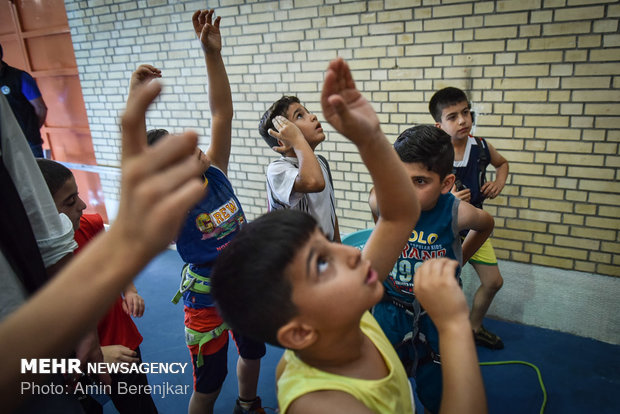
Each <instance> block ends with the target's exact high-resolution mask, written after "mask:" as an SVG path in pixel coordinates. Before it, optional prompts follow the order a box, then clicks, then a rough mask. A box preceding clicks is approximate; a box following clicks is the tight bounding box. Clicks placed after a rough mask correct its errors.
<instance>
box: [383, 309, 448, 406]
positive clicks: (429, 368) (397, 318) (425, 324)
mask: <svg viewBox="0 0 620 414" xmlns="http://www.w3.org/2000/svg"><path fill="white" fill-rule="evenodd" d="M372 314H373V316H374V317H375V319H376V320H377V322H378V323H379V325H380V326H381V328H382V329H383V332H385V336H387V338H388V340H389V341H390V342H391V343H392V345H393V346H394V347H395V349H396V353H397V354H398V357H399V358H400V360H401V362H402V363H403V365H404V366H405V370H406V371H407V373H409V372H410V368H411V367H412V365H413V363H414V361H415V358H416V353H417V358H418V361H419V362H418V365H417V367H416V371H415V383H416V393H417V394H418V398H419V399H420V401H421V402H422V404H423V405H424V407H425V408H426V409H427V410H428V411H430V412H431V413H438V412H439V406H440V404H441V391H442V377H441V365H440V364H438V363H436V362H434V361H433V359H432V357H431V350H430V349H429V346H430V348H432V350H433V351H434V352H435V353H436V354H439V334H438V332H437V328H436V327H435V324H434V323H433V322H432V321H431V318H430V317H429V316H428V315H427V314H425V315H422V316H421V317H420V320H419V322H418V326H419V328H420V333H422V334H424V336H425V337H426V339H427V341H428V344H426V345H425V344H421V343H418V344H416V345H415V346H413V345H412V344H411V342H407V343H405V344H403V345H401V346H399V344H400V343H401V341H402V340H403V338H404V336H405V335H407V334H408V333H409V332H411V331H412V330H413V317H412V316H411V315H410V314H408V313H407V312H406V311H405V310H404V309H401V308H399V307H397V306H395V305H393V304H392V303H390V302H387V301H381V302H379V303H377V304H376V305H375V306H374V308H373V311H372Z"/></svg>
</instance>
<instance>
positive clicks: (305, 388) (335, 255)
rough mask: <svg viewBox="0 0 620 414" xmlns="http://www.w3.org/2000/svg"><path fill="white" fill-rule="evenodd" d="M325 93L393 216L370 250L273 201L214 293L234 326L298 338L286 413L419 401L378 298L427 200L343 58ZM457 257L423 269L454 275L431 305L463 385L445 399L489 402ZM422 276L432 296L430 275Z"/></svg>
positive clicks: (231, 250)
mask: <svg viewBox="0 0 620 414" xmlns="http://www.w3.org/2000/svg"><path fill="white" fill-rule="evenodd" d="M321 105H322V108H323V114H324V116H325V119H327V121H328V122H329V123H330V124H331V125H332V126H334V128H335V129H336V130H337V131H338V132H340V133H342V134H343V135H345V136H346V137H347V138H348V139H350V140H351V141H352V142H353V143H354V144H355V145H356V146H357V147H358V149H359V152H360V155H361V157H362V160H363V161H364V163H365V164H366V166H367V168H368V171H369V172H370V175H371V177H372V179H373V182H374V183H375V189H376V197H377V204H378V206H379V207H380V208H381V210H382V216H381V217H380V218H379V219H378V220H377V225H376V227H375V229H374V231H373V233H372V234H371V235H370V237H369V239H368V242H367V243H366V245H365V247H364V250H363V251H361V252H360V251H359V250H358V249H356V248H354V247H351V246H346V245H342V244H340V243H335V242H330V241H329V240H328V239H327V237H326V236H325V234H324V233H323V232H322V231H321V230H320V228H319V227H318V225H317V222H316V220H315V219H314V218H313V217H312V216H310V215H308V214H305V213H302V212H299V211H296V210H288V209H287V210H279V211H274V212H270V213H267V214H265V215H263V216H261V217H260V218H258V219H257V220H255V221H253V222H252V223H250V224H248V225H247V226H246V227H245V228H244V229H242V230H241V231H240V232H239V234H238V235H237V237H236V238H235V239H234V240H233V241H232V242H231V243H230V245H229V246H228V248H227V249H226V250H224V251H223V252H222V254H221V255H220V256H219V257H218V260H217V262H216V265H215V268H214V271H213V275H212V277H213V295H214V297H215V300H216V303H217V305H218V308H219V309H220V310H221V312H222V316H223V317H224V319H225V320H226V321H227V322H228V323H229V324H231V326H233V327H235V328H236V329H239V330H240V331H241V332H243V333H245V334H247V335H248V336H251V337H253V338H255V339H257V340H265V341H268V342H270V343H272V344H274V345H278V346H282V347H285V348H287V350H286V351H285V353H284V355H283V358H282V360H281V361H280V364H279V365H278V371H277V374H276V376H277V379H278V387H277V388H278V402H279V406H280V410H281V412H282V413H284V414H290V413H302V412H303V413H307V412H317V413H324V412H346V413H349V412H356V413H373V412H374V413H407V412H413V402H412V395H411V390H410V386H409V381H408V379H407V376H406V373H405V371H404V369H403V367H402V365H401V364H400V362H399V360H398V357H397V355H396V353H395V352H394V350H393V348H392V346H391V345H390V343H389V342H388V341H387V338H386V337H385V335H384V334H383V333H382V331H381V329H380V327H379V326H378V324H377V322H376V321H375V319H374V318H373V317H372V315H371V314H370V313H369V312H368V309H369V308H371V307H372V306H373V305H374V304H375V303H377V302H378V301H379V300H381V298H382V296H383V287H382V284H381V281H382V280H383V279H384V278H385V276H386V275H387V274H388V273H389V271H390V269H391V268H392V266H393V264H394V261H395V260H396V259H397V257H398V255H399V254H400V252H401V250H402V246H403V245H404V244H405V243H406V241H407V238H408V237H409V235H410V234H411V229H412V228H413V226H414V224H415V222H416V220H417V217H418V214H419V209H420V207H419V203H418V200H417V197H416V193H415V190H414V188H413V185H412V183H411V180H410V179H409V177H408V176H407V174H406V172H405V170H404V169H403V168H402V166H401V165H400V163H399V162H398V158H397V157H396V154H395V153H394V151H393V149H392V148H391V147H390V144H389V143H388V141H387V140H386V138H385V136H384V135H383V132H382V131H381V129H380V126H379V120H378V118H377V116H376V114H375V112H374V110H373V109H372V106H371V105H370V104H369V103H368V102H367V101H366V99H364V98H363V97H362V95H361V94H360V92H359V91H358V90H357V89H356V88H355V83H354V81H353V78H352V76H351V73H350V70H349V67H348V65H347V64H346V63H345V62H344V60H342V59H341V58H339V59H337V60H334V61H332V62H331V63H330V65H329V67H328V69H327V74H326V76H325V82H324V85H323V91H322V94H321ZM455 266H456V263H455V262H448V261H434V262H432V263H429V266H427V267H425V268H423V269H421V270H420V272H419V274H418V275H416V277H420V278H422V279H423V280H424V281H426V282H428V283H429V284H430V285H433V284H435V283H439V281H441V283H443V284H445V286H446V289H442V290H443V291H442V292H441V294H440V295H438V298H439V296H441V300H444V301H445V302H444V303H443V304H442V305H441V306H430V307H429V309H432V312H433V314H434V316H437V317H438V322H439V324H440V325H441V327H442V328H441V332H442V335H444V334H445V335H446V336H445V337H442V338H445V344H446V348H445V352H446V353H447V354H448V355H449V357H448V359H449V360H450V363H449V364H447V365H446V366H445V368H446V369H449V370H450V379H451V381H452V382H451V383H450V391H452V387H457V388H458V387H462V388H461V389H460V390H458V394H457V393H446V401H448V400H451V401H449V402H446V406H447V407H448V408H452V409H453V410H455V408H456V407H458V408H459V410H455V412H456V411H460V412H472V413H473V412H484V411H485V410H486V408H485V406H486V403H485V399H484V391H483V388H482V380H481V376H480V371H479V369H478V367H477V358H476V354H475V349H474V345H473V340H472V339H471V332H470V331H469V329H468V328H467V326H466V324H464V323H461V322H460V320H465V321H466V320H467V307H466V306H463V300H464V297H463V294H462V293H461V292H459V289H458V285H457V283H456V280H455V279H454V278H453V276H452V275H453V274H454V267H455ZM446 274H448V275H449V277H446ZM420 285H421V286H423V287H424V290H425V291H424V292H423V293H422V295H421V296H423V297H424V300H425V301H426V300H428V301H429V302H428V303H429V305H430V303H431V302H434V301H435V299H433V297H432V296H430V295H429V294H428V293H426V292H428V291H429V289H431V287H430V286H428V285H426V283H420ZM449 286H451V287H449ZM435 304H437V303H435ZM444 305H445V306H444ZM435 311H437V312H436V313H435ZM463 327H465V329H463ZM444 328H445V329H444ZM468 341H469V343H468ZM442 344H443V342H442ZM442 346H443V345H442ZM442 350H443V349H442ZM452 403H456V404H457V406H456V407H455V406H453V405H451V404H452Z"/></svg>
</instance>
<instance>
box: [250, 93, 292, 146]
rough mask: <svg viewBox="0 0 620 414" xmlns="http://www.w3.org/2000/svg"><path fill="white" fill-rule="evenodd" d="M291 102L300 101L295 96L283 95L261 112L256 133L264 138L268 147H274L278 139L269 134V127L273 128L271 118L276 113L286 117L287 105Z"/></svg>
mask: <svg viewBox="0 0 620 414" xmlns="http://www.w3.org/2000/svg"><path fill="white" fill-rule="evenodd" d="M293 103H301V102H300V101H299V98H298V97H296V96H283V97H281V98H280V99H278V100H277V101H275V102H274V103H273V104H271V106H270V107H269V109H267V111H265V113H264V114H263V117H262V118H261V119H260V121H259V122H258V133H259V134H260V136H261V137H263V139H264V140H265V142H266V143H267V145H269V148H273V147H276V146H277V145H278V140H277V139H275V138H274V137H272V136H271V135H269V129H275V127H274V126H273V118H275V117H276V116H278V115H283V116H284V117H285V118H286V112H287V111H288V107H289V106H290V105H291V104H293Z"/></svg>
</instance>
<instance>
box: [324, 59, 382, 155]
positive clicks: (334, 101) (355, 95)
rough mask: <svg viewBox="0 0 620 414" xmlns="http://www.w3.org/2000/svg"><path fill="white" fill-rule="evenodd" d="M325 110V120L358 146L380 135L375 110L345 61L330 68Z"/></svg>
mask: <svg viewBox="0 0 620 414" xmlns="http://www.w3.org/2000/svg"><path fill="white" fill-rule="evenodd" d="M321 107H322V108H323V116H324V117H325V119H326V120H327V121H328V122H329V123H330V124H331V125H332V126H333V127H334V128H336V130H337V131H338V132H340V133H341V134H343V135H344V136H346V137H347V138H349V139H350V140H351V141H353V142H354V143H356V144H359V143H361V142H363V140H365V139H369V138H371V137H374V136H375V135H376V133H377V132H379V131H380V127H379V118H377V114H376V113H375V110H374V109H373V108H372V106H371V105H370V103H369V102H368V101H367V100H366V98H364V97H363V96H362V94H361V93H360V92H359V91H358V90H357V89H356V87H355V82H354V81H353V77H352V75H351V70H350V69H349V65H347V63H346V62H345V61H344V60H343V59H342V58H338V59H335V60H333V61H331V62H330V64H329V66H328V68H327V73H326V74H325V81H324V83H323V91H322V93H321ZM381 136H382V137H383V134H382V133H381Z"/></svg>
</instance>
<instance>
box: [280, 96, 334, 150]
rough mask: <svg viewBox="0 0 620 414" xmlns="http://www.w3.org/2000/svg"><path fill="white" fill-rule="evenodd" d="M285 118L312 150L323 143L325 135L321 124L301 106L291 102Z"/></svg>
mask: <svg viewBox="0 0 620 414" xmlns="http://www.w3.org/2000/svg"><path fill="white" fill-rule="evenodd" d="M286 118H287V119H288V120H289V121H291V122H292V123H294V124H295V125H296V126H297V128H299V129H300V131H301V133H302V134H304V138H306V141H308V144H309V145H310V147H311V148H312V149H315V148H316V147H317V146H318V145H319V144H320V143H321V142H323V141H325V133H324V132H323V128H321V123H320V122H319V120H318V119H317V117H316V115H314V114H311V113H310V112H308V110H307V109H306V108H305V107H304V106H303V105H301V104H298V103H297V102H293V103H292V104H291V105H289V107H288V109H287V110H286Z"/></svg>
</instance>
